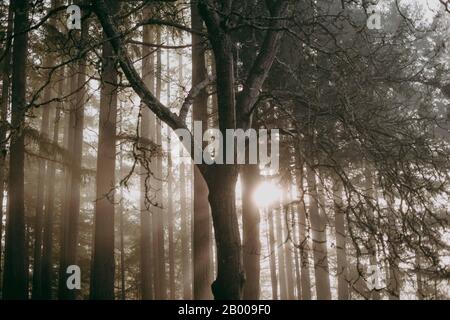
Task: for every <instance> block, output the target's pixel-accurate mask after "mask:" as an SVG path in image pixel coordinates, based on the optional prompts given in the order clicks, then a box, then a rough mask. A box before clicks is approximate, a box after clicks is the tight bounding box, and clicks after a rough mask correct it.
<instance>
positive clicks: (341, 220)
mask: <svg viewBox="0 0 450 320" xmlns="http://www.w3.org/2000/svg"><path fill="white" fill-rule="evenodd" d="M333 193H334V228H335V234H336V257H337V263H336V273H337V278H338V299H339V300H348V299H349V298H350V296H349V285H348V284H349V279H348V271H347V251H346V233H345V211H344V208H343V206H344V204H343V201H342V182H341V181H338V180H337V179H335V180H334V185H333Z"/></svg>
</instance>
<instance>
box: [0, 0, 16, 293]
mask: <svg viewBox="0 0 450 320" xmlns="http://www.w3.org/2000/svg"><path fill="white" fill-rule="evenodd" d="M13 19H14V8H13V5H12V3H11V2H10V4H9V7H8V26H7V29H6V39H7V43H6V44H5V53H4V57H3V65H2V72H3V76H2V96H1V102H0V286H1V280H2V265H3V264H2V256H3V242H2V238H3V194H4V190H5V167H6V166H5V164H6V155H7V151H6V133H7V131H8V125H7V121H8V109H9V108H8V105H9V101H10V99H9V93H10V88H11V81H10V77H11V50H12V49H11V47H12V46H11V43H12V32H13ZM4 141H5V142H4Z"/></svg>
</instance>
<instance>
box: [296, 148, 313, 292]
mask: <svg viewBox="0 0 450 320" xmlns="http://www.w3.org/2000/svg"><path fill="white" fill-rule="evenodd" d="M296 162H297V168H296V170H295V175H296V177H295V179H296V182H297V188H298V193H299V199H300V202H299V203H298V204H297V215H298V238H299V239H298V245H299V247H300V248H299V253H300V265H301V268H300V269H301V285H302V290H301V291H302V297H301V299H302V300H311V275H310V270H309V248H310V247H309V236H308V234H307V230H309V228H307V220H306V206H305V199H304V196H305V190H304V187H303V182H304V169H303V163H302V161H300V158H299V157H296Z"/></svg>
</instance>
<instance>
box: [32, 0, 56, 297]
mask: <svg viewBox="0 0 450 320" xmlns="http://www.w3.org/2000/svg"><path fill="white" fill-rule="evenodd" d="M55 6H56V3H55V1H53V2H52V6H51V9H54V8H55ZM49 25H50V26H53V27H55V28H56V15H52V16H51V17H50V18H49ZM47 41H49V42H50V43H51V41H53V39H51V38H50V37H48V38H47ZM54 60H55V56H54V54H52V53H51V54H47V55H46V56H45V57H44V62H43V66H44V67H45V68H48V69H47V70H51V68H52V67H53V65H54V64H55V61H54ZM45 73H46V74H45V77H44V81H48V83H47V84H46V87H45V89H44V95H43V102H48V101H50V100H51V99H52V98H53V96H54V88H53V86H54V85H55V81H54V79H51V76H52V74H51V73H50V71H47V72H45ZM53 107H54V103H47V104H46V105H44V106H42V107H41V108H42V109H43V110H42V122H41V130H40V136H41V138H42V139H43V140H44V139H48V133H49V130H50V109H53ZM44 148H45V146H44V145H43V144H42V143H41V144H40V145H39V154H40V155H41V156H42V155H43V152H44V151H43V149H44ZM46 166H47V161H46V160H45V159H44V157H41V158H40V159H38V176H37V196H36V216H35V227H34V232H35V239H34V259H33V291H32V299H41V298H42V282H41V280H42V261H41V258H42V236H43V235H42V233H43V225H42V223H43V219H44V192H45V186H46V183H45V182H44V180H45V177H46V176H47V175H48V173H46V169H47V168H46Z"/></svg>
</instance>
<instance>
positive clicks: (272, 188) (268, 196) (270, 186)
mask: <svg viewBox="0 0 450 320" xmlns="http://www.w3.org/2000/svg"><path fill="white" fill-rule="evenodd" d="M280 198H281V189H280V187H279V186H278V185H276V184H275V183H272V182H268V181H264V182H262V183H261V184H260V185H259V186H258V187H257V188H256V190H255V192H254V193H253V201H255V203H256V204H257V206H258V207H260V208H267V207H268V206H270V205H271V204H273V203H275V202H276V201H278V200H279V199H280Z"/></svg>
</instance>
